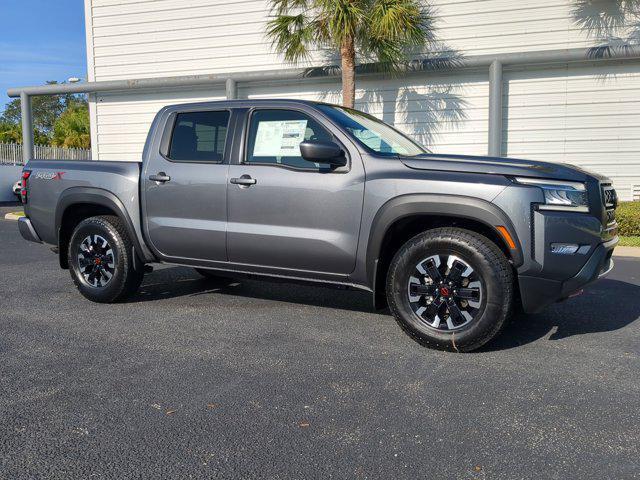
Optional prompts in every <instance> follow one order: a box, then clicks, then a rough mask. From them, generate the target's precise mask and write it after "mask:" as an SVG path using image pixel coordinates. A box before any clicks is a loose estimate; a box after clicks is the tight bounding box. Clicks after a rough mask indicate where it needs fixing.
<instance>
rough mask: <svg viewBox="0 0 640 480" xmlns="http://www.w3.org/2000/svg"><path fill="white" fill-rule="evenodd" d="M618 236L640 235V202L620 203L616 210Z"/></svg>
mask: <svg viewBox="0 0 640 480" xmlns="http://www.w3.org/2000/svg"><path fill="white" fill-rule="evenodd" d="M616 220H617V221H618V235H625V236H638V235H640V202H620V204H619V205H618V209H617V210H616Z"/></svg>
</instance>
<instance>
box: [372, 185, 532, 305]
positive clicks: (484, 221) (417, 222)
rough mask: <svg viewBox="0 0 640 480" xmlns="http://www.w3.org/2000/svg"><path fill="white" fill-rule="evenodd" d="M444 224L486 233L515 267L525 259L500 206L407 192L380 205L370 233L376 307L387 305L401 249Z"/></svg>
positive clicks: (456, 196) (511, 226)
mask: <svg viewBox="0 0 640 480" xmlns="http://www.w3.org/2000/svg"><path fill="white" fill-rule="evenodd" d="M443 226H456V227H460V228H466V229H468V230H471V231H475V232H477V233H480V234H482V235H485V236H486V237H487V238H489V239H490V240H491V241H493V242H494V243H495V244H496V245H497V246H498V247H499V248H500V249H501V250H502V251H503V253H505V255H506V257H507V259H509V261H510V262H511V263H512V264H513V266H514V267H517V266H519V265H521V264H522V262H523V255H522V247H521V244H520V241H519V240H518V235H517V233H516V230H515V228H514V226H513V223H512V222H511V220H510V219H509V218H508V216H507V215H506V213H504V212H503V211H502V210H501V209H500V208H498V207H497V206H496V205H494V204H492V203H490V202H487V201H485V200H481V199H478V198H472V197H465V196H459V195H434V194H415V195H413V194H412V195H403V196H400V197H397V198H394V199H392V200H389V201H388V202H387V203H385V204H384V205H383V206H382V207H381V208H380V210H379V211H378V212H377V214H376V216H375V217H374V220H373V222H372V226H371V231H370V234H369V242H368V245H367V255H366V266H367V279H368V282H369V284H370V285H371V286H372V288H373V291H374V303H375V306H376V308H381V307H383V306H384V304H385V301H386V300H385V297H384V284H385V278H386V273H387V271H388V268H389V264H390V262H391V259H392V258H393V255H394V254H395V252H396V251H397V250H398V248H400V246H402V244H404V243H405V242H406V241H407V240H409V238H411V237H413V236H414V235H417V234H418V233H421V232H424V231H426V230H429V229H432V228H437V227H443ZM498 226H502V227H504V228H505V229H506V231H507V232H508V234H509V235H510V237H511V239H512V240H513V242H514V244H515V248H510V246H509V245H508V243H507V240H505V238H504V237H503V235H502V234H501V233H500V232H499V231H498V229H497V227H498Z"/></svg>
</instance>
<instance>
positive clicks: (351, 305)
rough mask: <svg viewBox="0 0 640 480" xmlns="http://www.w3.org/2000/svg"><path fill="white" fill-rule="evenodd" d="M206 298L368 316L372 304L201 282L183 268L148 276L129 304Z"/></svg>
mask: <svg viewBox="0 0 640 480" xmlns="http://www.w3.org/2000/svg"><path fill="white" fill-rule="evenodd" d="M205 295H232V296H237V297H245V298H253V299H258V300H271V301H277V302H286V303H296V304H300V305H312V306H317V307H325V308H335V309H340V310H350V311H360V312H371V311H372V303H373V301H372V300H371V295H370V294H368V293H366V292H360V291H354V290H345V289H340V288H327V287H324V286H320V287H317V286H313V285H304V284H295V283H285V282H280V281H268V280H260V279H255V280H254V279H246V278H240V279H239V278H224V277H220V278H203V277H201V276H200V275H199V274H198V273H196V272H195V271H194V270H193V269H191V268H186V267H171V268H163V269H161V270H156V271H154V272H153V273H151V274H149V275H147V276H146V277H145V280H144V282H143V284H142V286H141V287H140V290H139V291H138V293H137V294H136V295H135V296H134V297H132V298H131V299H130V300H129V302H136V303H137V302H148V301H155V300H161V299H168V298H176V297H185V296H186V297H198V296H205Z"/></svg>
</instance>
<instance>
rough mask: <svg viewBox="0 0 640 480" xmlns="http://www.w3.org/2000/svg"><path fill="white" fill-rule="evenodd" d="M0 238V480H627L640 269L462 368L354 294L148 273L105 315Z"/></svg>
mask: <svg viewBox="0 0 640 480" xmlns="http://www.w3.org/2000/svg"><path fill="white" fill-rule="evenodd" d="M56 262H57V260H56V258H55V256H54V255H53V254H52V253H51V252H50V251H49V250H48V248H46V247H44V246H42V245H36V244H31V243H28V242H24V241H23V240H22V239H21V238H20V236H19V234H18V232H17V226H16V223H15V222H9V221H5V220H0V305H1V307H0V478H7V479H17V478H134V477H135V478H160V477H163V478H203V477H207V478H231V477H233V478H255V477H261V478H328V477H335V478H392V477H393V478H509V479H515V478H536V479H539V478H545V479H551V478H557V479H566V478H581V479H586V478H597V479H601V478H638V476H640V413H639V412H640V361H639V355H640V347H639V341H640V258H636V259H630V258H623V257H617V259H616V263H617V267H616V269H615V270H614V272H613V273H612V274H611V276H610V277H609V278H608V279H605V280H602V281H600V282H599V283H597V284H596V285H593V286H591V287H590V288H589V289H588V290H587V291H586V292H585V293H584V295H582V296H581V297H578V298H575V299H572V300H570V301H568V302H565V303H562V304H556V305H554V306H552V307H551V308H549V309H547V310H546V311H545V312H544V313H541V314H538V315H531V316H526V317H519V318H517V319H515V321H514V322H512V324H511V325H510V327H509V328H508V330H507V332H506V334H505V335H504V336H503V337H502V338H501V339H500V340H499V341H498V342H496V343H494V344H493V345H491V346H490V347H488V348H484V349H483V350H482V351H480V352H477V353H472V354H451V353H442V352H437V351H432V350H428V349H425V348H422V347H420V346H419V345H417V344H416V343H414V342H413V341H412V340H411V339H409V338H408V337H407V336H405V335H404V334H403V333H402V332H401V331H400V329H399V328H398V327H397V326H396V324H395V322H394V320H393V318H392V317H390V316H388V315H385V314H374V313H372V312H371V310H370V298H369V296H368V295H366V294H362V293H357V292H348V291H342V290H332V289H323V288H313V287H306V286H294V285H288V284H272V283H263V282H258V281H244V280H243V281H241V282H237V281H228V282H216V281H213V282H212V281H207V280H204V279H201V278H200V277H199V276H198V274H196V273H195V272H193V271H192V270H190V269H188V268H182V267H179V268H176V267H170V268H162V269H157V270H156V271H154V272H153V273H152V274H150V275H148V276H147V277H146V278H145V281H144V284H143V287H142V288H141V291H140V293H139V294H138V295H137V296H136V297H134V298H133V299H132V300H131V301H130V302H128V303H125V304H118V305H98V304H93V303H90V302H89V301H87V300H85V299H84V298H83V297H81V296H80V294H79V293H78V292H77V291H76V290H75V288H74V286H73V284H72V282H71V279H70V278H69V274H68V272H67V271H64V270H60V269H59V268H58V266H57V263H56Z"/></svg>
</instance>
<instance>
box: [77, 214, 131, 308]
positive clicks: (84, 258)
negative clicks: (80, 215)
mask: <svg viewBox="0 0 640 480" xmlns="http://www.w3.org/2000/svg"><path fill="white" fill-rule="evenodd" d="M133 255H134V254H133V249H132V244H131V239H130V238H129V235H128V233H127V230H126V229H125V227H124V224H123V223H122V221H121V220H120V219H119V218H118V217H115V216H111V215H104V216H99V217H91V218H87V219H85V220H83V221H82V222H80V223H79V224H78V226H77V227H76V228H75V230H74V232H73V235H71V240H70V241H69V248H68V260H69V270H70V272H71V278H72V279H73V282H74V283H75V285H76V287H78V290H80V293H82V295H84V296H85V297H86V298H88V299H89V300H91V301H94V302H100V303H112V302H118V301H121V300H124V299H125V298H127V297H128V296H130V295H132V294H133V293H134V292H135V291H136V290H137V289H138V287H139V286H140V283H141V282H142V277H143V276H144V269H143V268H142V266H141V265H140V267H139V268H138V269H135V268H134V259H133Z"/></svg>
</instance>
